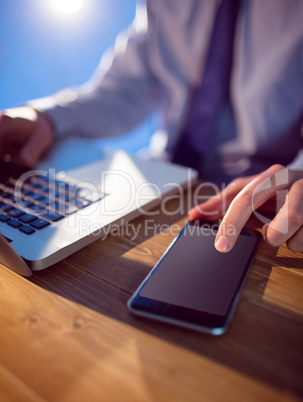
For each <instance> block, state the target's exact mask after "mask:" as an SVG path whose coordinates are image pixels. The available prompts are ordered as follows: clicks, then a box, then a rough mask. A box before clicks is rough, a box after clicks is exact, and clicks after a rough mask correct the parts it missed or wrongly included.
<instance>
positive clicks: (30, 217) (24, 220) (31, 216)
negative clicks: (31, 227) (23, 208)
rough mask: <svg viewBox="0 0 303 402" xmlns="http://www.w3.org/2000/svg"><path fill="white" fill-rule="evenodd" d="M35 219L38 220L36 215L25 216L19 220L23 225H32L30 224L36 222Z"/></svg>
mask: <svg viewBox="0 0 303 402" xmlns="http://www.w3.org/2000/svg"><path fill="white" fill-rule="evenodd" d="M35 219H37V217H36V216H35V215H31V214H24V215H22V216H21V217H20V218H19V221H21V222H23V223H30V222H32V221H34V220H35Z"/></svg>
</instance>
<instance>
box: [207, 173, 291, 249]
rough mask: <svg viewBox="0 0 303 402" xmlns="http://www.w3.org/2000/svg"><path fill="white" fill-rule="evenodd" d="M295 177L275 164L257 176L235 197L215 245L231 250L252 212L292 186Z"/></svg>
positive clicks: (217, 247)
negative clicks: (278, 192)
mask: <svg viewBox="0 0 303 402" xmlns="http://www.w3.org/2000/svg"><path fill="white" fill-rule="evenodd" d="M294 180H295V178H294V177H293V174H292V173H291V172H290V171H289V170H288V169H287V168H285V167H284V166H282V165H274V166H272V167H270V168H269V169H267V170H266V171H265V172H263V173H261V174H260V175H259V176H257V177H256V178H255V179H254V180H253V181H252V182H250V183H249V184H248V185H247V186H246V187H244V189H243V190H242V191H240V193H239V194H238V195H237V196H236V197H235V198H234V200H233V201H232V203H231V204H230V206H229V208H228V210H227V212H226V214H225V217H224V218H223V220H222V222H221V225H220V227H219V229H218V233H217V236H216V240H215V247H216V249H217V250H218V251H220V252H228V251H230V250H231V249H232V248H233V246H234V245H235V243H236V240H237V238H238V236H239V234H240V232H241V230H242V229H243V227H244V226H245V224H246V222H247V221H248V219H249V218H250V216H251V214H252V213H253V212H254V210H256V209H257V208H259V207H260V206H261V205H263V204H264V203H265V202H266V201H267V200H269V199H270V198H272V197H273V196H274V195H275V194H276V193H277V191H281V190H285V189H287V188H289V187H290V185H291V184H292V183H293V182H294Z"/></svg>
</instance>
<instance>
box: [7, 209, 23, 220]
mask: <svg viewBox="0 0 303 402" xmlns="http://www.w3.org/2000/svg"><path fill="white" fill-rule="evenodd" d="M23 214H24V212H23V211H21V210H20V209H18V208H13V209H11V210H10V211H9V212H8V215H9V216H11V217H12V218H19V216H21V215H23Z"/></svg>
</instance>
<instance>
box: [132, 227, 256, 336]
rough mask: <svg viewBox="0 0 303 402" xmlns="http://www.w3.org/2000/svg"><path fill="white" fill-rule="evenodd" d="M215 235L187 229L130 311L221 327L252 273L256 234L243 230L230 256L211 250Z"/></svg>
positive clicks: (205, 229) (211, 231) (204, 229)
mask: <svg viewBox="0 0 303 402" xmlns="http://www.w3.org/2000/svg"><path fill="white" fill-rule="evenodd" d="M215 236H216V230H215V229H213V228H212V227H210V226H206V225H199V224H187V225H186V226H185V228H184V229H183V231H182V232H181V234H180V235H179V236H178V238H177V239H176V241H175V242H173V244H172V245H171V246H170V247H169V249H168V250H167V252H166V253H165V254H164V256H163V257H162V259H161V260H160V261H159V263H158V264H157V265H156V267H155V268H154V270H153V271H152V272H151V274H150V275H149V276H148V277H147V279H146V280H145V281H144V282H143V284H142V285H141V287H140V288H139V291H138V292H137V294H136V295H135V298H134V300H133V301H132V302H131V304H130V307H131V308H134V309H136V308H137V309H139V310H140V311H141V312H144V311H145V312H146V313H152V314H155V315H158V314H159V315H160V316H162V318H165V317H166V318H168V319H172V320H177V321H178V320H181V321H183V320H185V321H186V322H187V323H192V324H194V325H196V324H198V325H201V326H202V327H204V326H206V327H209V328H215V327H217V328H223V327H225V326H226V324H227V321H228V319H229V313H230V312H231V308H232V304H233V302H234V301H235V298H236V296H237V295H238V293H239V291H240V290H241V288H242V285H243V282H244V280H245V278H246V276H247V273H248V270H249V268H250V265H251V262H252V258H253V255H254V253H255V249H256V245H257V242H258V235H256V234H255V232H251V231H243V232H242V233H241V235H240V236H239V238H238V240H237V242H236V245H235V246H234V248H233V249H232V250H231V251H230V252H229V253H220V252H218V251H217V250H216V249H215V247H214V241H215ZM210 332H211V331H210Z"/></svg>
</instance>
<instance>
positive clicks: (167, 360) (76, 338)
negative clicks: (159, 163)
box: [0, 201, 303, 402]
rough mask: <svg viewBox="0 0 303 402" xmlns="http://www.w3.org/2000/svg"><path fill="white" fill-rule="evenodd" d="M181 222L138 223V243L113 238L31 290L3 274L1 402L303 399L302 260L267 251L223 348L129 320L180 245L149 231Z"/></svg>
mask: <svg viewBox="0 0 303 402" xmlns="http://www.w3.org/2000/svg"><path fill="white" fill-rule="evenodd" d="M169 206H170V210H171V211H174V207H175V206H176V204H175V203H174V202H173V201H172V202H170V204H169ZM187 207H188V206H186V205H185V211H187ZM184 216H185V215H184V214H183V215H182V214H180V213H177V214H176V213H175V214H172V215H163V214H159V215H155V216H154V217H148V218H147V219H148V224H147V223H146V222H147V220H146V219H144V218H139V219H137V220H136V221H134V222H133V224H134V227H135V228H137V229H140V233H139V235H138V236H137V237H136V238H135V239H132V237H133V234H132V233H129V234H124V235H123V234H121V235H120V236H118V235H117V231H116V233H114V234H113V235H111V236H109V237H107V238H106V239H105V240H102V239H100V240H97V241H96V242H95V243H93V244H91V245H90V246H88V247H86V248H85V249H82V250H80V251H78V252H77V253H76V254H74V255H72V256H70V257H69V258H67V259H66V260H64V261H62V262H60V263H58V264H56V265H55V266H53V267H51V268H49V269H46V270H44V271H41V272H37V273H35V274H34V275H33V277H32V278H31V279H30V280H28V279H25V278H22V277H19V276H17V275H15V274H14V273H13V272H10V271H8V270H7V269H5V268H4V267H3V268H1V269H0V300H1V309H0V400H1V401H2V402H3V401H7V400H9V401H41V400H47V401H68V402H70V401H73V402H75V401H213V400H214V401H256V400H258V401H294V400H303V259H302V255H301V254H294V253H291V252H290V251H288V250H287V249H286V247H284V246H283V247H281V248H280V249H279V250H278V249H273V248H270V247H268V246H267V245H266V244H265V243H262V244H261V247H260V250H259V253H258V256H257V258H256V260H255V263H254V265H253V267H252V270H251V273H250V275H249V277H248V280H247V283H246V285H245V288H244V292H243V294H242V298H241V300H240V303H239V305H238V308H237V311H236V313H235V316H234V319H233V321H232V323H231V326H230V329H229V330H228V332H227V333H226V334H225V335H223V336H222V337H218V338H214V337H211V336H208V335H203V334H200V333H195V332H193V331H189V330H185V329H180V328H175V327H172V326H169V325H166V324H161V323H156V322H153V321H149V320H146V319H139V318H135V317H134V316H132V315H131V314H130V313H129V312H128V310H127V308H126V302H127V300H128V298H129V297H130V295H131V293H132V292H134V290H135V289H136V288H137V286H138V285H139V284H140V283H141V281H142V280H143V279H144V277H145V276H146V275H147V273H148V272H149V270H150V269H151V268H152V267H153V265H154V264H155V263H156V261H157V260H158V259H159V257H160V256H161V255H162V253H163V252H164V251H165V249H166V247H167V246H168V244H169V243H170V242H171V240H172V238H173V235H172V234H170V233H169V232H170V231H169V230H167V231H165V232H163V233H162V234H155V232H156V231H157V229H158V230H159V227H158V228H155V227H154V226H153V225H154V224H159V225H160V224H168V225H175V226H173V227H171V228H172V230H171V231H172V232H175V233H176V232H177V226H176V225H179V228H181V226H182V224H183V221H184ZM146 225H148V227H150V230H147V233H146V234H145V231H146V228H147V227H146ZM162 229H163V226H162Z"/></svg>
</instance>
